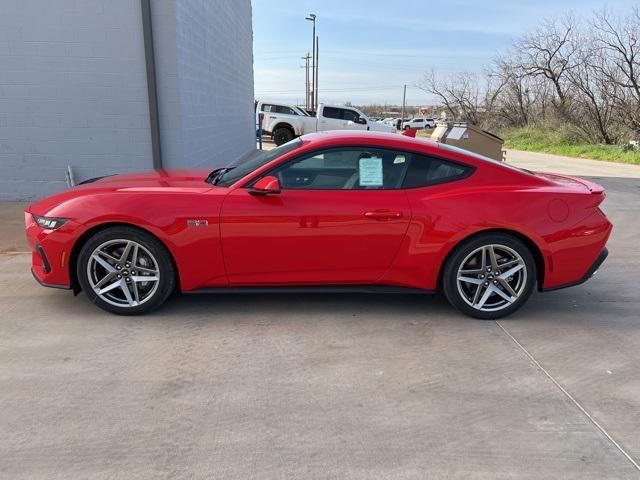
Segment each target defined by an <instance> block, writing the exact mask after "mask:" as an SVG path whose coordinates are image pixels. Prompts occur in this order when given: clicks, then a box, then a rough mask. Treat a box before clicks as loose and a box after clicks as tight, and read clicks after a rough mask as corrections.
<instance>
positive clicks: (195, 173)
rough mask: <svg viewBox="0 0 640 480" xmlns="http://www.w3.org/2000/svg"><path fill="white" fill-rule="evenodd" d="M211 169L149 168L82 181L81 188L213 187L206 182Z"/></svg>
mask: <svg viewBox="0 0 640 480" xmlns="http://www.w3.org/2000/svg"><path fill="white" fill-rule="evenodd" d="M210 172H211V169H181V170H165V169H159V170H147V171H143V172H135V173H125V174H121V175H109V176H106V177H99V178H95V179H90V180H85V181H84V182H81V183H80V184H79V185H78V187H79V188H101V187H107V188H136V187H141V188H154V187H155V188H171V187H174V188H176V187H177V188H181V187H187V188H189V187H191V188H193V187H195V188H198V189H200V188H205V189H209V188H211V186H210V185H208V184H206V183H205V181H204V180H205V178H207V175H209V173H210Z"/></svg>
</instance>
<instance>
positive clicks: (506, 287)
mask: <svg viewBox="0 0 640 480" xmlns="http://www.w3.org/2000/svg"><path fill="white" fill-rule="evenodd" d="M498 283H500V286H501V287H502V288H503V289H504V290H505V291H506V292H507V293H508V294H509V295H511V296H512V297H517V296H518V294H517V293H516V291H515V290H514V289H513V288H511V285H509V282H507V281H506V280H505V279H503V278H500V279H498Z"/></svg>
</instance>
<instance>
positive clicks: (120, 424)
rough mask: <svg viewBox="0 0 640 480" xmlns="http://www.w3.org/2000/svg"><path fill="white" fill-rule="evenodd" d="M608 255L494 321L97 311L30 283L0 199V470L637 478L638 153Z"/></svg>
mask: <svg viewBox="0 0 640 480" xmlns="http://www.w3.org/2000/svg"><path fill="white" fill-rule="evenodd" d="M508 158H509V160H510V161H512V162H513V163H515V164H518V165H521V166H524V167H527V168H533V169H538V170H555V171H559V172H564V173H571V174H575V175H582V176H585V177H588V178H589V179H591V180H594V181H596V182H598V183H601V184H602V185H604V186H605V187H606V188H607V194H608V197H607V200H606V201H605V204H604V207H603V209H604V210H605V212H606V214H607V215H608V216H609V218H610V219H611V220H612V222H613V223H614V232H613V235H612V238H611V240H610V242H609V250H610V256H609V258H608V259H607V261H606V262H605V264H604V265H603V267H602V268H601V270H600V272H598V274H597V275H596V276H595V277H594V278H593V279H592V280H590V281H589V282H588V283H586V284H585V285H582V286H579V287H575V288H571V289H566V290H560V291H556V292H550V293H545V294H534V296H533V297H532V298H531V300H530V301H529V303H528V304H527V305H526V306H525V307H524V308H523V309H522V310H520V311H519V312H517V313H516V314H515V315H514V316H512V317H509V318H507V319H504V320H501V321H499V322H493V321H478V320H473V319H470V318H467V317H465V316H462V315H461V314H459V313H457V312H456V311H454V310H453V309H452V308H451V307H449V306H448V305H447V304H446V302H445V301H444V300H443V299H442V298H440V297H437V296H436V297H422V296H395V295H385V296H378V295H375V296H374V295H370V296H366V295H350V294H344V295H334V296H327V295H279V296H269V295H245V296H234V295H216V296H182V297H177V298H175V299H173V300H171V301H170V302H168V304H167V305H166V306H165V307H164V308H162V309H160V310H159V311H157V312H155V313H153V314H151V315H148V316H145V317H136V318H130V317H118V316H114V315H109V314H107V313H105V312H103V311H100V310H98V309H97V308H96V307H94V306H92V305H91V304H90V303H89V302H88V301H87V299H86V297H84V296H83V295H80V296H78V297H77V298H74V297H73V295H72V294H71V293H70V292H67V291H60V290H53V289H45V288H41V287H40V286H38V285H37V284H36V283H35V281H34V280H33V278H32V277H31V274H30V273H29V262H30V256H29V255H28V254H26V253H21V252H25V251H26V245H24V242H23V241H22V237H21V235H22V233H21V224H22V213H21V208H22V206H21V205H18V204H2V206H1V207H0V219H2V220H3V221H4V223H3V229H2V231H1V232H0V312H1V313H0V412H2V414H1V415H0V439H1V440H0V478H8V479H9V478H10V479H16V480H17V479H32V478H43V479H44V478H46V479H71V478H97V479H100V478H105V479H106V478H109V479H127V480H130V479H138V478H238V479H251V478H255V479H272V478H313V479H323V478H327V479H329V478H340V479H342V478H349V479H365V478H367V479H369V478H376V479H386V478H389V479H391V478H393V479H405V478H406V479H408V478H421V479H423V478H447V479H453V478H459V479H481V478H486V479H496V478H516V477H517V478H530V479H540V478H563V479H581V480H584V479H598V480H601V479H632V478H633V479H635V478H640V467H638V463H640V434H638V432H640V370H639V368H638V366H639V365H640V300H639V297H638V285H640V273H639V272H640V243H639V242H638V238H639V234H640V167H636V166H630V165H618V164H612V163H611V164H609V163H605V162H595V163H594V162H591V161H585V160H580V159H567V158H563V157H554V156H550V155H540V154H529V153H522V152H509V153H508Z"/></svg>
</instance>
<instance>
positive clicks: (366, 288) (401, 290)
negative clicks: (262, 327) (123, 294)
mask: <svg viewBox="0 0 640 480" xmlns="http://www.w3.org/2000/svg"><path fill="white" fill-rule="evenodd" d="M182 293H190V294H196V293H384V294H409V295H432V294H434V293H435V291H434V290H423V289H421V288H410V287H397V286H393V285H303V286H299V285H296V286H286V285H284V286H242V287H215V288H198V289H195V290H189V291H186V292H182Z"/></svg>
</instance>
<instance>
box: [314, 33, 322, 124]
mask: <svg viewBox="0 0 640 480" xmlns="http://www.w3.org/2000/svg"><path fill="white" fill-rule="evenodd" d="M319 59H320V37H316V78H315V80H314V82H313V85H314V88H315V90H314V94H315V97H316V107H315V109H314V110H315V111H316V112H317V111H318V104H319V102H318V71H319V70H318V68H319V65H320V62H319Z"/></svg>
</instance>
